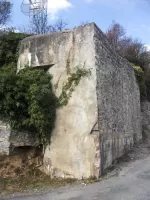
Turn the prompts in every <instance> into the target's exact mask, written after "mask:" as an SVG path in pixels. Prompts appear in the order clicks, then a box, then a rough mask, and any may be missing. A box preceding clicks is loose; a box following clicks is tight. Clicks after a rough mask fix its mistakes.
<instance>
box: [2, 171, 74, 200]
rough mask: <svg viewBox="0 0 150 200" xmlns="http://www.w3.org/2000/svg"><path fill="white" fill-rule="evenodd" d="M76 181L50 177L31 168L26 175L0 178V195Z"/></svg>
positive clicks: (40, 189)
mask: <svg viewBox="0 0 150 200" xmlns="http://www.w3.org/2000/svg"><path fill="white" fill-rule="evenodd" d="M73 183H76V180H75V179H50V177H49V176H47V175H45V174H44V173H42V172H41V171H40V170H38V169H35V170H33V169H32V170H31V171H30V172H29V173H28V174H27V175H26V176H18V177H15V178H0V196H5V195H11V194H14V193H23V192H26V193H28V192H31V191H37V190H38V191H42V190H45V189H52V188H58V187H61V186H66V185H71V184H73Z"/></svg>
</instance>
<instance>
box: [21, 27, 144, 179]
mask: <svg viewBox="0 0 150 200" xmlns="http://www.w3.org/2000/svg"><path fill="white" fill-rule="evenodd" d="M25 65H29V66H30V67H37V68H44V69H47V70H48V71H49V72H50V73H51V74H52V75H53V85H54V89H55V92H56V95H57V96H59V95H60V94H61V92H62V87H63V85H64V84H65V83H66V82H67V81H68V76H69V75H68V73H67V72H68V71H70V72H76V70H77V67H78V68H83V67H84V69H87V70H88V69H90V71H91V75H90V76H88V77H82V79H81V81H80V83H79V85H78V86H77V87H76V88H75V91H74V92H73V94H72V96H71V98H70V100H69V102H68V104H67V106H65V107H63V108H60V109H58V110H57V118H56V125H55V129H54V130H53V133H52V137H51V145H50V147H47V149H46V152H45V156H44V168H45V172H46V173H47V174H49V175H50V176H51V177H55V176H56V177H75V178H82V177H84V178H88V177H90V176H96V177H98V176H99V175H100V174H101V169H102V170H104V169H105V168H107V167H109V166H110V165H111V164H112V162H113V160H114V159H115V158H118V157H119V156H121V155H123V153H124V152H125V150H127V149H130V147H131V146H132V145H133V142H134V140H137V141H138V140H140V139H141V128H140V125H141V124H140V95H139V90H138V85H137V83H136V80H135V76H134V72H133V69H132V68H131V67H130V66H129V64H128V63H127V61H125V60H123V59H121V58H120V57H119V56H118V55H117V54H116V53H115V52H114V51H113V49H112V47H111V46H110V44H109V43H108V41H107V40H106V38H105V37H104V35H103V33H102V32H101V31H100V30H99V29H98V28H97V26H96V25H95V24H88V25H86V26H81V27H78V28H76V29H74V30H73V31H65V32H61V33H51V34H48V35H39V36H33V37H28V38H26V39H24V40H23V41H22V44H21V47H20V57H19V60H18V71H19V70H20V69H22V68H24V67H25ZM48 67H49V69H48ZM56 85H57V87H55V86H56Z"/></svg>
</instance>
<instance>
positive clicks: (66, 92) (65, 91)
mask: <svg viewBox="0 0 150 200" xmlns="http://www.w3.org/2000/svg"><path fill="white" fill-rule="evenodd" d="M90 73H91V72H90V70H86V69H80V68H77V70H76V72H74V73H71V72H70V73H69V77H68V80H67V82H66V83H65V84H64V85H63V87H62V93H61V95H60V96H59V98H58V102H59V107H63V106H66V105H67V104H68V101H69V99H70V98H71V96H72V93H73V92H74V90H75V88H76V86H77V85H79V83H80V80H81V78H82V77H85V76H87V75H89V74H90Z"/></svg>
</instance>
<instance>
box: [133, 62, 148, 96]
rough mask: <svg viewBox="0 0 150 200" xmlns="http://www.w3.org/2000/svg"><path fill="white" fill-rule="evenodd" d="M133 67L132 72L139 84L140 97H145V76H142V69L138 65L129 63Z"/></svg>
mask: <svg viewBox="0 0 150 200" xmlns="http://www.w3.org/2000/svg"><path fill="white" fill-rule="evenodd" d="M131 65H132V67H133V69H134V73H135V76H136V80H137V83H138V85H139V89H140V96H141V98H142V99H143V98H145V97H146V96H147V95H146V84H145V76H144V71H143V69H142V68H141V67H139V66H135V65H134V64H131Z"/></svg>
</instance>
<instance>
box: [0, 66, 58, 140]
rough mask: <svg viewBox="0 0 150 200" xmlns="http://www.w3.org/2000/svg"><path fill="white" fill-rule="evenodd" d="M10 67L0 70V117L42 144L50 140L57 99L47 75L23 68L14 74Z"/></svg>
mask: <svg viewBox="0 0 150 200" xmlns="http://www.w3.org/2000/svg"><path fill="white" fill-rule="evenodd" d="M15 71H16V68H15V66H13V65H12V64H11V65H10V66H8V67H6V66H5V67H2V68H1V69H0V117H1V118H2V119H3V120H4V121H7V122H8V123H9V124H10V126H11V127H12V128H13V129H16V130H27V131H31V132H33V133H36V134H37V136H38V139H39V140H40V142H41V143H42V144H45V143H46V142H47V141H48V139H50V133H51V130H52V128H53V127H54V123H55V115H56V103H57V99H56V97H55V95H54V94H53V91H52V86H51V78H52V77H51V76H50V75H48V74H47V73H46V72H44V71H43V70H37V69H32V68H26V69H24V70H21V71H20V72H19V73H18V74H16V73H15Z"/></svg>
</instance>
